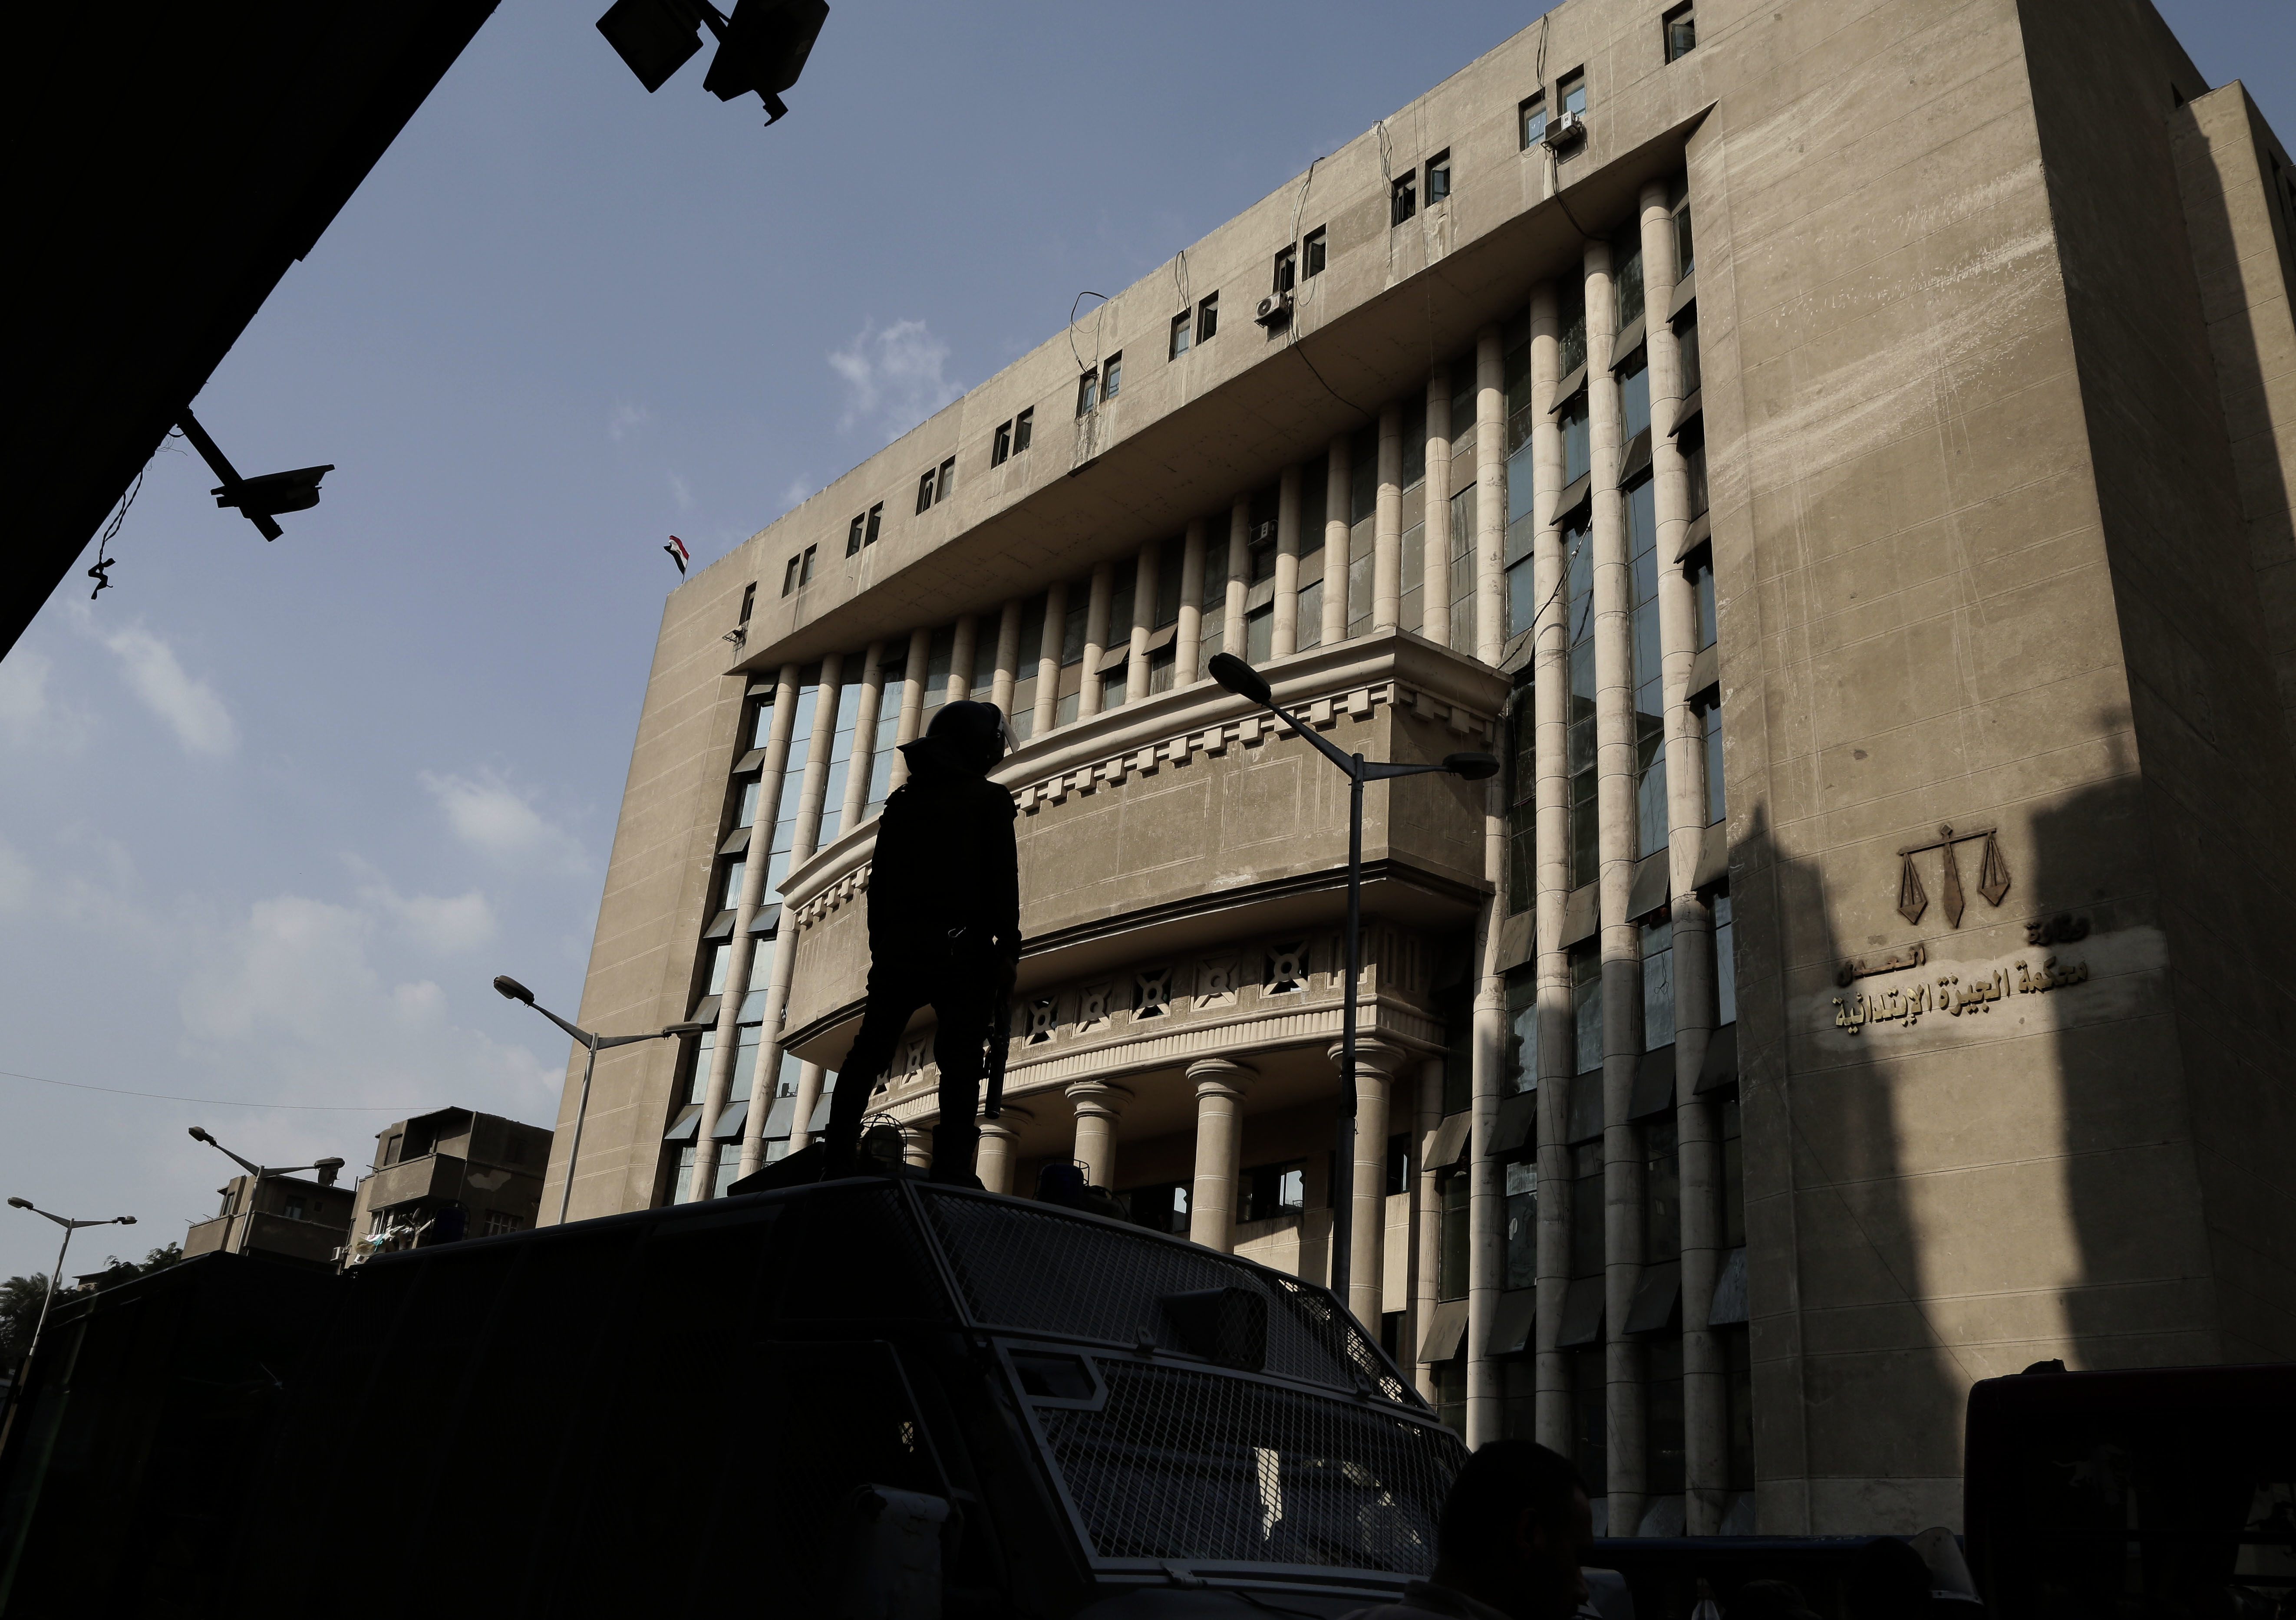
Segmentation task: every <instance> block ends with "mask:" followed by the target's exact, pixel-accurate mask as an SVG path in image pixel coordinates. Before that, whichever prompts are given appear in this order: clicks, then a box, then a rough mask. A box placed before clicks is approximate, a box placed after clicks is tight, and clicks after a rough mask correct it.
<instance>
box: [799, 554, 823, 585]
mask: <svg viewBox="0 0 2296 1620" xmlns="http://www.w3.org/2000/svg"><path fill="white" fill-rule="evenodd" d="M820 549H821V548H820V547H818V546H813V545H808V546H807V547H806V548H805V550H804V552H802V553H801V554H800V555H799V558H798V569H797V588H798V589H799V590H800V591H802V590H804V589H805V588H806V586H808V585H811V584H812V583H813V554H814V552H816V551H818V550H820Z"/></svg>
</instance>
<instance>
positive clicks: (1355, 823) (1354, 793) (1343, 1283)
mask: <svg viewBox="0 0 2296 1620" xmlns="http://www.w3.org/2000/svg"><path fill="white" fill-rule="evenodd" d="M1208 668H1209V669H1210V674H1211V677H1212V679H1213V680H1215V681H1218V683H1220V684H1221V685H1222V686H1225V687H1226V688H1227V689H1228V691H1232V692H1234V694H1235V695H1236V696H1237V697H1239V698H1245V699H1248V700H1251V702H1254V703H1257V704H1259V707H1260V708H1264V709H1266V710H1267V712H1268V713H1270V714H1272V715H1274V716H1275V717H1276V718H1277V719H1279V720H1281V721H1283V724H1286V725H1288V726H1290V727H1291V728H1292V735H1293V736H1295V737H1299V738H1300V739H1302V740H1305V741H1306V743H1307V744H1308V747H1310V748H1312V749H1315V750H1316V752H1317V753H1318V754H1321V755H1322V756H1323V757H1324V758H1326V759H1328V760H1330V761H1331V762H1332V763H1333V765H1337V766H1339V767H1340V769H1341V771H1343V772H1345V773H1347V778H1348V986H1347V999H1346V1001H1345V1002H1343V1003H1342V1004H1341V1014H1340V1121H1339V1127H1338V1132H1337V1141H1336V1145H1335V1146H1334V1148H1333V1158H1332V1167H1333V1173H1334V1174H1335V1175H1337V1176H1339V1177H1341V1178H1344V1180H1345V1182H1346V1185H1345V1187H1344V1189H1343V1190H1341V1192H1340V1193H1338V1194H1336V1195H1335V1196H1334V1197H1333V1199H1332V1292H1333V1294H1335V1295H1337V1296H1338V1297H1339V1301H1340V1308H1341V1309H1342V1310H1346V1309H1348V1308H1349V1306H1348V1285H1349V1281H1350V1280H1351V1278H1350V1275H1349V1273H1350V1272H1351V1271H1352V1270H1353V1254H1352V1249H1353V1246H1354V1237H1355V1154H1356V978H1357V974H1358V973H1360V972H1361V970H1362V966H1363V802H1364V783H1365V782H1367V781H1387V780H1388V779H1389V778H1390V777H1396V776H1423V775H1427V774H1430V773H1437V772H1441V773H1446V774H1448V775H1452V776H1459V777H1464V778H1465V779H1466V780H1467V781H1483V780H1485V779H1486V778H1488V777H1491V776H1496V775H1497V774H1498V768H1499V762H1498V761H1497V759H1495V758H1493V757H1491V756H1490V755H1488V754H1450V755H1447V756H1445V757H1444V759H1443V763H1442V764H1440V765H1382V764H1380V763H1379V762H1377V761H1375V760H1369V759H1365V757H1363V756H1362V755H1361V754H1349V753H1343V752H1341V749H1340V748H1339V746H1338V745H1337V744H1336V743H1333V742H1331V741H1329V740H1326V739H1324V738H1323V737H1320V736H1318V735H1316V733H1315V732H1312V731H1310V730H1308V728H1307V727H1306V726H1304V725H1302V724H1300V722H1299V720H1298V719H1297V718H1295V717H1294V716H1292V713H1291V712H1290V711H1289V710H1288V709H1285V708H1283V706H1282V705H1280V704H1278V703H1277V702H1276V701H1275V693H1274V692H1273V691H1270V690H1269V689H1268V685H1267V678H1266V677H1265V676H1263V675H1261V674H1260V673H1259V671H1258V670H1256V669H1254V668H1253V667H1251V665H1249V664H1247V663H1245V662H1244V661H1243V660H1242V659H1240V658H1237V657H1236V656H1235V655H1234V654H1233V653H1227V652H1219V653H1215V654H1213V655H1212V659H1211V662H1210V665H1209V666H1208Z"/></svg>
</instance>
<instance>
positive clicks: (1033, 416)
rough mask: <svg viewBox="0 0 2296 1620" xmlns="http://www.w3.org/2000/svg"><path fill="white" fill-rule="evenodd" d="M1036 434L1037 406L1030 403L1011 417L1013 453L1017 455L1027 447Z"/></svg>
mask: <svg viewBox="0 0 2296 1620" xmlns="http://www.w3.org/2000/svg"><path fill="white" fill-rule="evenodd" d="M1036 434H1037V407H1036V406H1034V405H1030V406H1029V408H1028V409H1027V410H1025V411H1023V412H1021V413H1020V414H1019V415H1018V416H1015V417H1014V418H1013V454H1015V455H1018V454H1021V451H1023V450H1026V449H1027V448H1028V447H1029V440H1030V439H1031V438H1035V437H1036Z"/></svg>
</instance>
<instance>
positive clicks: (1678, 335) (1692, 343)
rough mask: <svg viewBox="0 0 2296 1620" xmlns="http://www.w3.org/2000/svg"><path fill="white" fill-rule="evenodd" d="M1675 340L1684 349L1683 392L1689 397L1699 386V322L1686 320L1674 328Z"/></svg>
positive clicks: (1684, 395)
mask: <svg viewBox="0 0 2296 1620" xmlns="http://www.w3.org/2000/svg"><path fill="white" fill-rule="evenodd" d="M1674 337H1675V341H1676V343H1677V345H1679V346H1680V348H1681V349H1682V393H1683V397H1685V399H1686V398H1688V397H1690V396H1691V394H1692V393H1693V392H1695V391H1696V389H1697V388H1698V380H1699V376H1700V372H1699V369H1698V323H1697V322H1696V321H1694V320H1691V321H1685V322H1684V323H1682V324H1681V325H1679V326H1677V327H1676V328H1675V329H1674Z"/></svg>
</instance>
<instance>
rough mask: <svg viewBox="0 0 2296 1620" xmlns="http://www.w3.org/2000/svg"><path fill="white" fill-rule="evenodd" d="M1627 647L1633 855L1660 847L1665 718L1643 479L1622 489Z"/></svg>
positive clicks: (1653, 542)
mask: <svg viewBox="0 0 2296 1620" xmlns="http://www.w3.org/2000/svg"><path fill="white" fill-rule="evenodd" d="M1625 504H1626V509H1627V558H1628V562H1627V591H1628V649H1629V655H1630V659H1631V670H1632V675H1633V680H1634V704H1635V718H1634V726H1635V853H1636V855H1655V854H1657V853H1658V852H1659V851H1660V850H1661V849H1664V848H1665V847H1666V831H1667V791H1666V719H1665V714H1666V710H1665V704H1664V699H1663V697H1662V696H1661V691H1660V675H1661V671H1660V667H1659V665H1660V654H1659V606H1658V576H1659V569H1658V511H1657V502H1656V492H1655V490H1654V489H1653V488H1652V483H1651V480H1650V479H1643V480H1642V481H1641V482H1639V483H1637V484H1636V485H1635V486H1634V487H1633V488H1631V489H1629V490H1628V491H1627V498H1626V503H1625Z"/></svg>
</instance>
